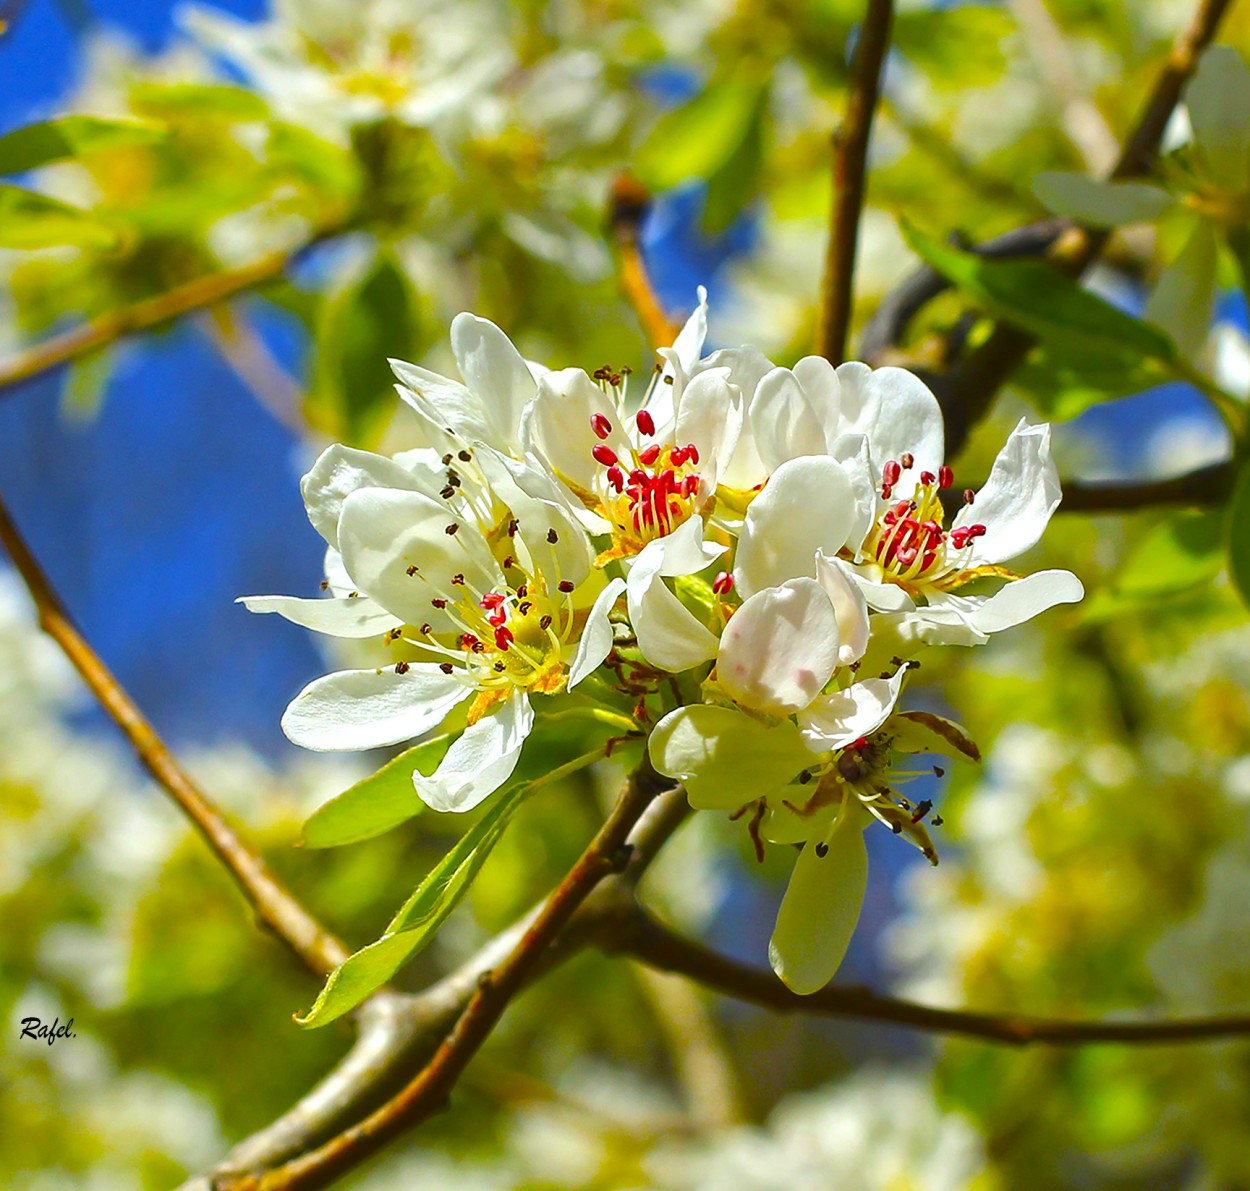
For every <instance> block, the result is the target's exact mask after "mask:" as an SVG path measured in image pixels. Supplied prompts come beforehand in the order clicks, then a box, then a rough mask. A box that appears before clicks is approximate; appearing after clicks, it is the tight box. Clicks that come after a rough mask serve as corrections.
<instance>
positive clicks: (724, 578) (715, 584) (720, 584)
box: [712, 571, 734, 595]
mask: <svg viewBox="0 0 1250 1191" xmlns="http://www.w3.org/2000/svg"><path fill="white" fill-rule="evenodd" d="M733 589H734V577H733V576H732V575H731V574H730V573H729V572H728V571H721V572H720V574H718V575H717V576H716V578H715V579H713V580H712V590H713V591H714V592H716V594H717V595H724V594H725V593H726V592H729V591H733Z"/></svg>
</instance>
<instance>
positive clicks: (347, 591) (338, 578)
mask: <svg viewBox="0 0 1250 1191" xmlns="http://www.w3.org/2000/svg"><path fill="white" fill-rule="evenodd" d="M323 569H324V570H325V573H326V583H328V584H329V587H328V588H327V590H328V591H329V593H330V594H331V595H332V596H349V595H351V594H352V592H353V591H355V590H356V585H355V584H354V583H353V582H352V577H351V576H350V575H349V574H348V573H347V568H346V567H345V566H344V565H343V556H342V555H341V554H340V553H339V552H338V551H337V550H336V549H335V548H334V547H333V546H327V547H326V557H325V563H324V564H323Z"/></svg>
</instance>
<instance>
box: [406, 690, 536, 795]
mask: <svg viewBox="0 0 1250 1191" xmlns="http://www.w3.org/2000/svg"><path fill="white" fill-rule="evenodd" d="M533 726H534V711H533V708H531V707H530V701H529V698H528V697H527V696H526V695H524V694H522V693H521V692H520V691H514V692H513V693H512V694H511V695H510V696H509V697H508V699H507V701H506V702H505V703H504V704H502V706H500V707H498V708H497V709H496V710H495V711H493V712H491V714H490V715H487V716H483V717H482V718H481V719H480V720H478V722H477V723H476V724H472V725H470V726H469V727H467V728H466V729H465V730H464V731H463V732H461V733H460V735H459V736H458V737H457V738H456V740H455V741H454V742H453V744H452V746H451V748H449V749H448V750H447V755H446V756H445V757H444V758H443V760H442V763H441V764H440V765H439V767H438V768H437V769H436V770H435V771H434V772H433V773H432V774H430V775H429V776H428V777H426V776H424V775H422V774H420V773H414V774H413V775H412V783H413V785H414V786H415V787H416V790H417V795H418V797H420V799H421V801H422V802H424V803H425V805H426V806H428V807H430V809H431V810H436V811H468V810H472V809H473V808H474V807H475V806H477V804H478V803H479V802H481V801H482V800H483V799H484V798H488V797H490V795H492V794H493V793H494V792H495V791H496V790H498V789H499V787H500V786H502V785H503V784H504V782H506V781H507V780H508V779H509V778H510V777H511V776H512V771H513V770H514V769H516V766H517V762H518V761H519V760H520V759H521V748H522V746H523V745H524V744H525V738H526V737H527V736H529V734H530V729H531V728H533Z"/></svg>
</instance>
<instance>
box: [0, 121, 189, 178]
mask: <svg viewBox="0 0 1250 1191" xmlns="http://www.w3.org/2000/svg"><path fill="white" fill-rule="evenodd" d="M164 135H165V129H164V127H163V126H161V125H160V124H153V123H151V122H150V121H147V120H134V119H127V120H118V119H107V120H106V119H103V118H101V117H99V116H62V117H61V118H60V119H59V120H45V121H43V122H41V123H39V124H28V125H26V127H25V128H17V129H14V130H13V131H12V132H10V133H8V134H7V135H6V136H3V137H0V174H16V173H20V172H22V171H23V170H33V169H36V168H38V167H39V166H41V165H47V164H48V163H49V162H52V161H63V160H65V159H66V158H67V157H80V156H82V155H83V154H85V153H98V152H99V151H100V150H102V149H115V148H118V147H120V146H125V145H146V144H151V143H152V142H153V141H159V140H160V139H161V138H162V137H163V136H164Z"/></svg>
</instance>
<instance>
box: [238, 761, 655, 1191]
mask: <svg viewBox="0 0 1250 1191" xmlns="http://www.w3.org/2000/svg"><path fill="white" fill-rule="evenodd" d="M666 788H667V784H666V783H665V782H664V780H663V779H661V778H660V777H659V776H658V775H657V774H656V773H655V772H654V770H652V769H651V768H650V766H649V765H648V764H647V763H646V761H645V760H644V762H643V763H642V765H640V766H639V768H638V769H636V770H635V771H634V772H633V773H632V774H631V775H630V777H629V779H628V780H627V781H626V783H625V788H624V790H623V791H622V793H621V796H620V798H619V799H617V802H616V805H615V806H614V807H613V808H612V811H611V813H610V814H609V815H608V818H607V819H606V821H605V822H604V824H603V826H602V827H601V828H600V829H599V831H598V833H597V834H596V835H595V838H594V839H593V840H592V841H591V842H590V844H589V845H588V846H587V848H586V850H585V851H584V852H583V853H582V855H581V857H580V858H579V859H578V861H577V863H576V864H574V866H573V867H572V869H571V870H570V871H569V873H568V875H567V876H566V877H565V878H564V880H563V881H561V882H560V884H559V886H557V888H556V890H555V892H554V893H553V894H552V895H551V897H550V898H548V900H547V901H546V903H544V905H543V907H542V909H541V910H540V911H539V913H538V915H537V917H536V918H535V919H534V921H533V923H532V924H531V925H530V926H529V928H528V929H527V930H526V931H525V933H524V934H523V935H522V936H521V940H520V942H518V943H517V945H516V946H515V947H514V948H513V949H512V951H511V952H510V953H509V954H508V956H507V958H506V959H505V960H504V961H503V962H502V963H501V964H500V965H499V966H498V967H497V968H494V969H492V970H489V971H486V972H484V973H483V974H482V975H481V976H480V977H479V979H478V985H477V989H476V990H475V992H474V993H473V996H472V997H471V999H470V1000H469V1003H468V1005H467V1006H466V1007H465V1010H464V1012H463V1013H461V1014H460V1017H459V1019H458V1020H457V1021H456V1024H455V1026H454V1027H453V1029H452V1031H451V1033H450V1034H449V1035H448V1036H447V1037H446V1038H445V1039H444V1041H443V1043H442V1045H440V1046H439V1048H438V1050H437V1051H435V1053H434V1057H433V1058H432V1059H431V1060H430V1062H429V1063H428V1064H427V1065H426V1066H425V1067H424V1068H423V1069H422V1070H421V1071H420V1072H419V1073H418V1075H417V1076H416V1077H415V1078H414V1079H413V1080H412V1081H411V1082H410V1083H409V1084H408V1085H407V1086H406V1087H405V1088H404V1089H403V1090H402V1091H401V1092H400V1093H399V1094H398V1095H396V1096H394V1097H392V1098H391V1099H390V1100H388V1101H387V1102H386V1104H384V1105H383V1106H382V1107H381V1108H380V1109H378V1110H377V1111H375V1112H373V1113H371V1114H370V1115H369V1116H368V1117H366V1118H365V1119H364V1120H363V1121H361V1122H360V1123H359V1124H358V1125H355V1126H354V1127H352V1128H351V1129H348V1130H346V1131H344V1132H343V1133H340V1134H339V1135H338V1136H337V1137H336V1138H334V1139H333V1140H332V1141H330V1142H327V1143H326V1144H325V1145H323V1146H321V1147H319V1148H318V1149H316V1150H313V1151H312V1152H311V1153H308V1154H305V1155H304V1156H303V1157H301V1158H297V1159H296V1160H295V1161H293V1162H290V1163H288V1164H287V1165H285V1166H282V1167H280V1168H279V1169H277V1170H275V1171H272V1172H270V1173H268V1174H264V1175H261V1176H260V1177H259V1178H245V1179H240V1180H236V1181H235V1182H233V1183H230V1184H227V1185H228V1186H229V1187H230V1188H231V1191H277V1189H278V1188H281V1189H282V1191H291V1189H294V1188H314V1187H325V1186H328V1185H329V1184H330V1183H332V1182H333V1181H334V1180H335V1179H336V1178H338V1177H339V1176H340V1175H342V1174H345V1173H346V1172H347V1171H349V1170H352V1169H354V1168H355V1167H357V1166H359V1165H360V1163H361V1162H363V1161H365V1159H367V1158H369V1157H371V1156H372V1155H373V1154H375V1153H377V1152H378V1151H379V1150H380V1149H381V1148H382V1147H383V1146H385V1145H386V1144H387V1143H388V1142H389V1141H390V1140H391V1139H392V1138H394V1137H397V1136H398V1135H399V1134H401V1133H403V1132H404V1131H406V1130H407V1129H410V1128H412V1127H413V1126H414V1125H417V1124H419V1123H420V1122H421V1121H423V1120H425V1119H426V1118H428V1117H429V1116H431V1115H432V1114H433V1113H435V1112H438V1111H439V1110H441V1109H442V1108H443V1107H444V1106H445V1104H446V1101H447V1098H448V1096H449V1095H450V1093H451V1090H452V1088H453V1087H454V1086H455V1084H456V1081H457V1080H458V1079H459V1077H460V1075H461V1073H462V1072H463V1071H464V1069H465V1067H466V1066H467V1065H468V1063H469V1060H470V1059H471V1058H472V1057H473V1056H474V1055H475V1054H476V1053H477V1051H478V1049H479V1047H480V1046H481V1045H482V1043H483V1042H485V1041H486V1039H487V1037H489V1035H490V1032H491V1030H492V1029H494V1027H495V1025H496V1023H497V1022H498V1021H499V1019H500V1017H502V1016H503V1013H504V1010H505V1009H506V1008H507V1007H508V1005H509V1003H510V1002H511V1000H512V998H513V997H514V996H515V995H516V994H517V993H518V992H519V991H520V990H521V988H522V987H523V986H524V985H525V984H526V982H527V981H528V980H529V979H530V976H531V974H532V973H533V971H534V970H535V968H536V967H537V966H538V965H539V964H540V962H541V961H542V959H543V956H544V954H545V953H546V951H547V949H548V947H549V946H550V945H551V944H552V943H554V942H555V940H556V938H557V937H558V936H559V934H560V932H561V931H562V930H563V929H564V928H565V927H566V926H567V925H568V924H569V921H570V919H571V918H572V917H573V915H574V914H575V912H576V911H577V909H578V908H579V907H580V906H581V905H582V904H583V903H584V902H585V901H586V899H587V898H588V897H589V896H590V894H591V893H592V892H593V891H594V889H595V887H596V886H597V885H598V884H599V883H600V882H601V881H602V880H603V879H604V878H605V877H607V876H609V875H610V874H611V873H613V872H619V871H621V870H623V869H624V868H625V867H626V865H627V864H628V862H629V855H630V854H629V851H628V850H627V849H626V848H625V847H624V845H625V842H626V839H627V837H628V835H629V833H630V830H631V829H632V828H633V826H634V824H635V823H637V821H638V819H639V818H640V816H641V815H642V813H643V811H645V810H646V808H647V806H648V804H649V803H651V801H652V800H653V799H654V798H655V797H656V796H657V795H658V794H659V793H660V792H661V791H662V790H664V789H666Z"/></svg>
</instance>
